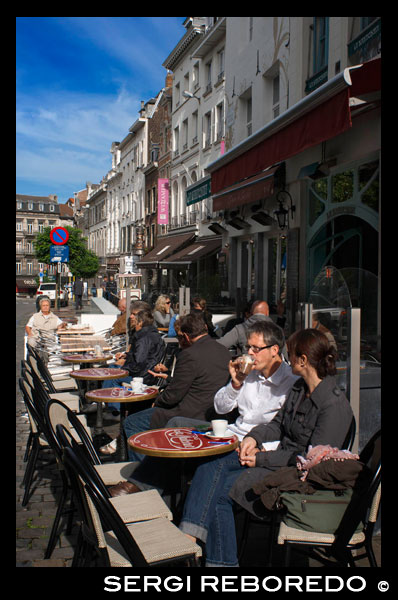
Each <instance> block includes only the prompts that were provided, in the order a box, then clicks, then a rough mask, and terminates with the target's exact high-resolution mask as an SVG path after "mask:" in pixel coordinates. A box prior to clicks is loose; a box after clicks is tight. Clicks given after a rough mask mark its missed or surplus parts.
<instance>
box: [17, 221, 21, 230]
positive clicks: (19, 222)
mask: <svg viewBox="0 0 398 600" xmlns="http://www.w3.org/2000/svg"><path fill="white" fill-rule="evenodd" d="M16 225H17V228H16V230H17V231H23V224H22V221H17V223H16Z"/></svg>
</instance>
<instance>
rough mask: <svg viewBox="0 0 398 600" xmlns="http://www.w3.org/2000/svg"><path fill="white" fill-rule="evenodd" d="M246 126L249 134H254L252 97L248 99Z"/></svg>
mask: <svg viewBox="0 0 398 600" xmlns="http://www.w3.org/2000/svg"><path fill="white" fill-rule="evenodd" d="M246 128H247V135H248V136H249V135H251V134H252V98H251V96H250V98H248V99H247V100H246Z"/></svg>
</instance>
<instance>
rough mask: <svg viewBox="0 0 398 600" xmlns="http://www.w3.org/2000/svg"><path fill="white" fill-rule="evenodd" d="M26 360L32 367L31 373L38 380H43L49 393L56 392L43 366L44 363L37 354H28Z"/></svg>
mask: <svg viewBox="0 0 398 600" xmlns="http://www.w3.org/2000/svg"><path fill="white" fill-rule="evenodd" d="M27 362H28V364H29V365H30V367H31V369H32V374H33V375H34V376H35V377H37V379H38V380H39V381H40V380H42V381H44V384H45V385H46V386H47V387H48V391H49V392H50V393H54V392H56V389H55V387H54V384H53V382H52V380H51V377H50V374H49V372H48V370H47V368H44V363H43V361H42V359H41V358H40V357H39V356H38V354H37V353H36V356H35V355H34V354H33V353H31V354H29V356H28V358H27Z"/></svg>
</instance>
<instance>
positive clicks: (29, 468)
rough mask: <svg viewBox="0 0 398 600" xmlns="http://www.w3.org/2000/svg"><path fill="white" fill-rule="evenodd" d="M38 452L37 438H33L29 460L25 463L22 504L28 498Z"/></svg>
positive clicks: (24, 504) (24, 503) (26, 501)
mask: <svg viewBox="0 0 398 600" xmlns="http://www.w3.org/2000/svg"><path fill="white" fill-rule="evenodd" d="M38 454H39V440H38V439H37V438H34V440H33V444H32V450H31V452H30V454H29V461H28V464H27V465H26V471H25V476H24V485H25V493H24V496H23V500H22V506H26V505H27V503H28V500H29V493H30V487H31V485H32V480H33V473H34V471H35V467H36V462H37V457H38Z"/></svg>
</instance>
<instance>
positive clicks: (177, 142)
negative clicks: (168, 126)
mask: <svg viewBox="0 0 398 600" xmlns="http://www.w3.org/2000/svg"><path fill="white" fill-rule="evenodd" d="M179 148H180V128H179V127H176V128H175V129H174V156H178V155H179V153H180V150H179Z"/></svg>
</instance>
